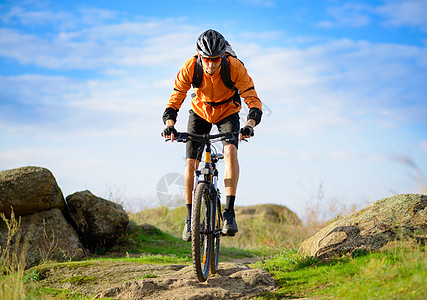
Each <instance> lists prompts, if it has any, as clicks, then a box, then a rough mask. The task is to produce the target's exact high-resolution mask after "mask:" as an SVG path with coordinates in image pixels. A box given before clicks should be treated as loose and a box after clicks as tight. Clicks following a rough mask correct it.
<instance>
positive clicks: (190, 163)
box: [186, 158, 196, 172]
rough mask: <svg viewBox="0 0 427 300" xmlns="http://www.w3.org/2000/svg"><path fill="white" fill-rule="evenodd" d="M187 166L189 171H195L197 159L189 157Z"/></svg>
mask: <svg viewBox="0 0 427 300" xmlns="http://www.w3.org/2000/svg"><path fill="white" fill-rule="evenodd" d="M186 168H187V170H188V171H191V172H194V170H195V169H196V159H195V158H187V163H186Z"/></svg>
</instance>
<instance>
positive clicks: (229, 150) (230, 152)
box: [224, 144, 237, 157]
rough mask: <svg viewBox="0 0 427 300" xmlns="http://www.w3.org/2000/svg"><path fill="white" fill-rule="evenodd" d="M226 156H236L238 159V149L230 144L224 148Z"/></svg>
mask: <svg viewBox="0 0 427 300" xmlns="http://www.w3.org/2000/svg"><path fill="white" fill-rule="evenodd" d="M224 154H225V155H227V156H228V155H230V156H236V157H237V147H236V146H235V145H233V144H228V145H225V146H224Z"/></svg>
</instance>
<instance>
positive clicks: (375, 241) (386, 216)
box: [298, 194, 427, 259]
mask: <svg viewBox="0 0 427 300" xmlns="http://www.w3.org/2000/svg"><path fill="white" fill-rule="evenodd" d="M426 235H427V195H418V194H407V195H397V196H394V197H389V198H384V199H381V200H378V201H377V202H375V203H373V204H371V205H369V206H368V207H366V208H364V209H362V210H361V211H359V212H357V213H354V214H352V215H350V216H349V217H345V218H342V219H339V220H337V221H335V222H333V223H331V224H330V225H328V226H326V227H325V228H323V229H322V230H320V231H319V232H318V233H316V234H315V235H314V236H312V237H311V238H309V239H307V240H305V241H304V242H303V243H302V244H301V246H300V248H299V250H298V252H299V253H300V254H304V255H308V256H313V257H316V258H319V259H330V258H332V257H335V256H340V255H343V254H347V253H353V251H355V250H362V251H371V250H377V249H380V248H381V247H383V246H384V245H386V244H387V243H388V242H390V241H393V240H397V239H403V238H413V239H417V240H422V241H425V239H426Z"/></svg>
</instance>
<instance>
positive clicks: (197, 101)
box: [167, 56, 262, 124]
mask: <svg viewBox="0 0 427 300" xmlns="http://www.w3.org/2000/svg"><path fill="white" fill-rule="evenodd" d="M227 59H228V64H229V67H230V76H231V80H232V81H233V82H234V84H235V86H236V88H237V89H238V90H239V92H240V96H241V97H243V98H244V101H245V103H246V105H247V106H248V107H249V108H258V109H260V110H261V109H262V104H261V100H259V98H258V96H257V93H256V91H255V89H254V83H253V81H252V78H251V77H250V76H249V75H248V72H247V70H246V68H245V66H244V65H243V64H242V63H241V62H240V61H239V60H238V59H237V58H234V57H232V56H229V57H228V58H227ZM196 60H197V58H196V57H192V58H190V59H189V60H187V61H186V62H185V64H184V66H183V67H182V69H181V70H180V71H179V73H178V75H177V77H176V79H175V86H174V91H173V92H172V95H171V97H170V99H169V102H168V104H167V107H170V108H173V109H175V110H179V108H180V107H181V105H182V103H183V101H184V99H185V97H186V96H187V91H188V90H189V89H190V88H191V84H192V82H193V74H194V66H195V64H196ZM220 69H221V67H220V68H219V69H218V70H217V71H216V72H215V73H214V74H213V75H209V74H208V73H206V72H203V81H202V84H201V85H200V87H199V88H194V92H195V93H196V96H195V97H194V98H193V99H192V100H191V107H192V109H193V110H194V112H195V113H196V114H198V115H199V116H200V117H202V118H203V119H205V120H206V121H208V122H209V123H212V124H215V123H217V122H219V121H220V120H222V119H223V118H225V117H227V116H229V115H231V114H234V113H236V112H238V111H240V109H241V106H240V105H239V106H236V105H235V104H234V102H233V101H230V102H228V103H225V104H221V105H217V106H211V105H209V104H207V103H206V102H222V101H225V100H227V99H230V98H231V97H232V96H233V95H234V91H233V90H230V89H228V88H227V87H226V86H225V85H224V84H223V82H222V78H221V72H220Z"/></svg>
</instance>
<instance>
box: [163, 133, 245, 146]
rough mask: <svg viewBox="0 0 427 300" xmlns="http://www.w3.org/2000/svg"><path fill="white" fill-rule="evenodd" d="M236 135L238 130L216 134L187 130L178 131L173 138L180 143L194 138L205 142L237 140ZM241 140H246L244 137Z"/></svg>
mask: <svg viewBox="0 0 427 300" xmlns="http://www.w3.org/2000/svg"><path fill="white" fill-rule="evenodd" d="M162 136H163V133H162ZM238 136H239V132H224V133H218V134H193V133H188V132H178V134H177V135H176V137H175V139H174V140H175V141H177V142H181V143H186V142H188V141H190V140H196V141H200V142H203V143H205V144H207V143H208V142H209V141H212V140H216V139H218V140H221V141H227V142H233V141H236V140H237V137H238ZM242 140H243V141H246V142H247V140H246V139H242ZM167 141H170V139H166V142H167Z"/></svg>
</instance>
